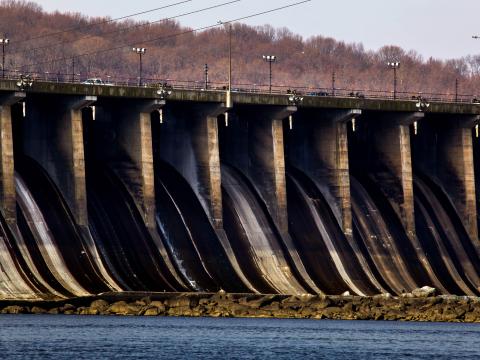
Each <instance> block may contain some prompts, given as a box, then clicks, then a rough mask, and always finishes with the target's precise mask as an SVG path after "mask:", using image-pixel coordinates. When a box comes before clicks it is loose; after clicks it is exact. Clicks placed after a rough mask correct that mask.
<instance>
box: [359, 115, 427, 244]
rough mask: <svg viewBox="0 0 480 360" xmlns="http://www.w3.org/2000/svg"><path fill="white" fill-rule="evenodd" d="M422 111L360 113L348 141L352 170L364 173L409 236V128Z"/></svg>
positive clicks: (412, 224) (412, 216)
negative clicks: (375, 185)
mask: <svg viewBox="0 0 480 360" xmlns="http://www.w3.org/2000/svg"><path fill="white" fill-rule="evenodd" d="M422 118H423V114H422V113H385V112H364V115H363V116H362V117H361V118H360V119H359V120H358V123H357V131H356V132H355V133H352V137H351V141H352V142H354V143H355V144H356V146H355V147H354V148H353V149H352V151H353V152H355V154H352V159H353V160H352V161H353V162H354V164H352V166H353V167H354V169H355V171H356V172H357V173H361V172H362V171H364V172H365V173H368V174H369V176H371V177H372V178H373V179H374V180H375V181H376V184H378V186H379V188H380V190H381V191H382V193H383V195H384V196H386V198H387V199H388V200H389V203H390V205H391V206H392V208H393V209H394V211H395V212H396V214H397V215H398V217H399V218H400V220H401V222H402V224H403V227H404V228H405V230H406V232H407V235H408V236H409V238H411V239H413V238H414V237H415V211H414V199H413V171H412V154H411V144H410V128H411V126H412V124H413V123H414V122H415V121H418V120H421V119H422Z"/></svg>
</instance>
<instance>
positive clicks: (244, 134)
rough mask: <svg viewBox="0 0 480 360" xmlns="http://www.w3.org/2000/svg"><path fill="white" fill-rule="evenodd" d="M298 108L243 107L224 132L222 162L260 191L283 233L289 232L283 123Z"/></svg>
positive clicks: (222, 132)
mask: <svg viewBox="0 0 480 360" xmlns="http://www.w3.org/2000/svg"><path fill="white" fill-rule="evenodd" d="M296 110H297V108H296V107H272V108H265V107H258V108H249V107H243V108H242V107H241V108H239V109H238V110H236V111H235V114H236V115H235V116H233V117H232V119H231V122H230V123H229V126H228V128H227V127H224V128H223V129H222V131H221V142H222V147H221V151H220V155H221V159H222V161H225V162H226V163H228V164H230V165H232V166H234V167H236V168H237V169H239V170H240V171H241V172H242V173H243V174H244V175H245V176H247V177H248V178H249V180H250V181H251V183H252V184H253V185H254V186H255V188H256V189H257V192H258V193H259V194H260V196H261V197H262V199H263V201H264V203H265V204H266V206H267V208H268V210H269V212H270V214H271V215H272V218H273V219H274V221H275V222H276V225H277V226H278V228H279V229H280V231H281V232H284V233H286V232H288V218H287V195H286V180H285V151H284V134H283V120H284V119H285V118H286V117H288V116H289V115H290V114H291V113H294V112H295V111H296Z"/></svg>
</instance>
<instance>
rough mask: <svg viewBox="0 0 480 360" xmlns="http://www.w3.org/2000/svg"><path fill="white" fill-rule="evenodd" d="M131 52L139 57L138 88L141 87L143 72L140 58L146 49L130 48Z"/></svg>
mask: <svg viewBox="0 0 480 360" xmlns="http://www.w3.org/2000/svg"><path fill="white" fill-rule="evenodd" d="M132 51H133V52H134V53H136V54H138V56H139V68H138V86H142V71H143V64H142V56H143V55H145V53H146V52H147V49H145V48H137V47H134V48H132Z"/></svg>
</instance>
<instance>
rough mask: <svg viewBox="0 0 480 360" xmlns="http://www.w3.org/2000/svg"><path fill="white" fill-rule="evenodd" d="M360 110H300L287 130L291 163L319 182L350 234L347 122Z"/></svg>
mask: <svg viewBox="0 0 480 360" xmlns="http://www.w3.org/2000/svg"><path fill="white" fill-rule="evenodd" d="M360 114H361V111H360V110H304V111H300V112H299V113H297V114H295V119H294V122H293V127H292V129H289V126H288V130H286V134H285V136H286V139H287V142H288V154H287V159H288V163H289V164H290V166H294V167H296V168H298V169H300V170H302V171H303V172H305V173H307V174H308V175H309V176H310V177H311V178H312V179H313V180H314V181H315V182H316V183H317V186H318V187H319V188H320V190H321V191H322V193H323V195H324V197H325V198H326V199H327V201H328V202H329V204H330V206H331V208H332V210H333V212H334V214H335V216H336V218H337V220H338V223H339V225H340V226H341V227H342V229H343V231H344V233H345V234H346V235H347V236H351V235H352V213H351V202H350V172H349V158H348V135H347V126H349V125H348V122H349V121H351V120H352V119H353V118H355V117H358V116H359V115H360Z"/></svg>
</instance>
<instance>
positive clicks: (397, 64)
mask: <svg viewBox="0 0 480 360" xmlns="http://www.w3.org/2000/svg"><path fill="white" fill-rule="evenodd" d="M387 66H388V67H389V68H390V69H393V100H397V70H398V69H399V68H400V62H399V61H392V62H388V63H387Z"/></svg>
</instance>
